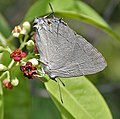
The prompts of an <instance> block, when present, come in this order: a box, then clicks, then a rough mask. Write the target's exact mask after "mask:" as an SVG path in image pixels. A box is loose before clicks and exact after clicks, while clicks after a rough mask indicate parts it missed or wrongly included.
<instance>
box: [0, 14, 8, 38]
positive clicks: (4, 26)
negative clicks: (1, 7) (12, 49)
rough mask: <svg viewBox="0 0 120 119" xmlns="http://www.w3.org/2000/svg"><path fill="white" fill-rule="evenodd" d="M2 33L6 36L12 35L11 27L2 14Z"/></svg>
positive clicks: (0, 26) (0, 21) (0, 29)
mask: <svg viewBox="0 0 120 119" xmlns="http://www.w3.org/2000/svg"><path fill="white" fill-rule="evenodd" d="M0 33H2V34H3V35H4V36H5V37H8V36H10V27H9V25H8V23H7V22H6V20H5V18H4V17H3V16H2V15H1V14H0Z"/></svg>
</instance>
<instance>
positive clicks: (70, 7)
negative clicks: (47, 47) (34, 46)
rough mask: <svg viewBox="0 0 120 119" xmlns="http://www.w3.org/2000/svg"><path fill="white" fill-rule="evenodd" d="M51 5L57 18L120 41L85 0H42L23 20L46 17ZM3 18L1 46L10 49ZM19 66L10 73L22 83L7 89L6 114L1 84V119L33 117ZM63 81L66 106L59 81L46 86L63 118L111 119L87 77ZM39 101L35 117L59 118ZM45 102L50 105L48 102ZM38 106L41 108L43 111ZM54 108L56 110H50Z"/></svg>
mask: <svg viewBox="0 0 120 119" xmlns="http://www.w3.org/2000/svg"><path fill="white" fill-rule="evenodd" d="M49 2H50V3H51V4H52V6H53V8H54V11H55V15H56V16H59V17H67V18H73V19H78V20H80V21H83V22H86V23H88V24H91V25H94V26H96V27H98V28H100V29H101V30H102V31H105V32H107V33H109V34H110V35H112V36H113V37H114V38H117V39H119V40H120V36H119V35H118V34H116V33H115V32H114V31H113V30H112V29H111V28H110V26H109V25H108V24H107V23H106V22H105V21H104V19H103V18H102V17H101V16H100V15H99V14H98V13H96V12H95V10H93V9H92V8H91V7H89V6H88V5H87V4H85V3H83V2H82V1H77V0H76V1H75V0H64V1H61V0H56V1H55V0H39V1H37V2H36V3H35V4H33V5H32V6H31V8H30V9H29V10H28V12H27V14H26V16H25V18H24V21H25V20H28V21H32V20H33V19H34V18H35V17H38V16H44V15H46V14H49V13H51V10H50V8H49V5H48V4H49ZM0 19H1V22H0V28H1V29H0V32H1V33H0V38H1V39H2V40H1V41H0V44H1V45H2V46H8V44H7V42H6V41H7V39H6V38H5V37H8V36H9V35H10V29H9V25H8V24H7V22H6V21H5V19H4V18H3V16H2V15H0ZM4 36H5V37H4ZM10 45H14V44H10ZM10 47H14V46H10ZM31 55H32V54H31ZM0 58H1V62H0V63H2V64H4V65H5V66H9V63H10V62H11V59H10V53H9V52H6V51H5V52H3V53H2V55H0ZM6 59H7V60H6ZM19 67H20V65H16V66H15V67H14V68H13V69H12V70H11V71H10V72H11V74H12V75H13V76H17V78H18V79H19V81H20V85H19V86H18V87H15V88H14V89H13V90H12V91H11V92H10V91H8V90H4V111H3V92H2V86H1V85H0V119H3V112H4V115H5V119H8V118H9V119H29V118H30V116H31V115H30V114H31V107H32V105H31V96H30V92H29V87H28V81H27V80H26V78H25V77H24V76H23V73H22V72H21V71H20V70H19ZM93 80H94V79H93ZM62 81H63V82H64V83H65V85H66V86H65V87H64V86H62V84H61V83H60V88H61V93H62V98H63V103H61V101H60V92H59V89H58V85H57V83H56V82H54V81H53V80H49V81H48V82H47V83H45V87H46V89H47V90H48V92H49V93H50V96H51V98H52V100H53V101H54V103H55V105H56V106H57V108H58V110H59V111H60V113H61V116H62V118H63V119H79V118H81V119H112V116H111V112H110V110H109V108H108V106H107V104H106V102H105V100H104V99H103V97H102V96H101V94H100V93H99V91H98V90H97V89H96V88H95V87H94V85H93V84H92V83H91V82H90V81H89V80H88V79H87V78H85V77H74V78H69V79H65V78H62ZM34 98H35V97H34ZM40 100H41V99H40ZM40 100H36V99H34V102H33V107H34V108H37V109H38V110H37V109H35V110H34V109H33V116H32V118H34V117H35V118H39V116H40V117H42V116H41V115H42V114H44V116H43V117H42V118H47V117H48V116H47V115H50V114H51V113H52V116H49V117H50V118H51V119H52V118H57V116H59V114H57V115H55V116H54V112H55V113H58V112H57V110H55V111H53V110H54V107H52V106H50V105H49V104H51V102H49V101H50V100H49V101H47V100H41V101H40ZM35 101H36V102H35ZM45 101H47V102H46V103H45ZM43 103H45V105H42V104H43ZM38 104H39V105H38ZM41 105H42V106H41ZM48 105H49V106H48ZM39 106H41V110H40V112H39ZM47 107H48V108H47ZM46 108H47V109H46ZM51 108H52V109H53V110H51ZM43 110H44V111H43ZM49 110H50V111H49ZM42 111H43V112H42ZM48 111H49V112H48ZM37 115H39V116H37ZM50 118H49V119H50ZM59 118H60V117H59Z"/></svg>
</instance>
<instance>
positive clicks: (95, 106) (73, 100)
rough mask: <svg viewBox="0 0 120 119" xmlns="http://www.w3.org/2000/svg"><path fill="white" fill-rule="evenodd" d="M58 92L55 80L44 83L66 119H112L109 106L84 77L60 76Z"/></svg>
mask: <svg viewBox="0 0 120 119" xmlns="http://www.w3.org/2000/svg"><path fill="white" fill-rule="evenodd" d="M62 81H63V82H64V83H65V87H64V86H62V84H61V86H60V88H61V93H62V98H63V104H62V103H61V101H60V92H59V90H58V85H57V83H56V82H55V81H53V80H50V81H48V82H47V83H45V86H46V88H47V90H48V91H49V93H50V96H51V98H52V99H53V101H54V103H55V104H56V106H57V107H58V109H59V111H60V112H61V114H62V116H63V117H64V118H66V119H112V116H111V113H110V111H109V108H108V107H107V105H106V103H105V101H104V99H103V97H102V96H101V95H100V93H99V92H98V91H97V89H96V88H95V87H94V86H93V85H92V84H91V83H90V82H89V81H88V79H86V78H85V77H74V78H68V79H65V78H62Z"/></svg>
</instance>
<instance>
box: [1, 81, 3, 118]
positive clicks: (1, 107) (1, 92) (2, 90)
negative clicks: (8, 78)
mask: <svg viewBox="0 0 120 119" xmlns="http://www.w3.org/2000/svg"><path fill="white" fill-rule="evenodd" d="M0 119H3V90H2V85H1V81H0Z"/></svg>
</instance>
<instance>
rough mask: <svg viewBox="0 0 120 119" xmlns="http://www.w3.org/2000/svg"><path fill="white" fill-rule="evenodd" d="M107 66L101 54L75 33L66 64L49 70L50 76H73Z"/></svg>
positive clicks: (91, 72) (96, 70)
mask: <svg viewBox="0 0 120 119" xmlns="http://www.w3.org/2000/svg"><path fill="white" fill-rule="evenodd" d="M106 66H107V64H106V61H105V59H104V57H103V56H102V54H101V53H100V52H98V50H97V49H96V48H94V47H93V46H92V45H91V44H90V43H89V42H88V41H86V40H85V39H84V38H83V37H81V36H80V35H76V43H75V46H74V50H73V52H72V55H71V57H69V60H68V61H67V62H66V64H65V65H64V66H63V67H61V68H59V69H56V70H51V71H50V74H51V76H59V77H73V76H81V75H88V74H94V73H97V72H99V71H102V70H103V69H104V68H105V67H106Z"/></svg>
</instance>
